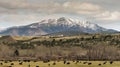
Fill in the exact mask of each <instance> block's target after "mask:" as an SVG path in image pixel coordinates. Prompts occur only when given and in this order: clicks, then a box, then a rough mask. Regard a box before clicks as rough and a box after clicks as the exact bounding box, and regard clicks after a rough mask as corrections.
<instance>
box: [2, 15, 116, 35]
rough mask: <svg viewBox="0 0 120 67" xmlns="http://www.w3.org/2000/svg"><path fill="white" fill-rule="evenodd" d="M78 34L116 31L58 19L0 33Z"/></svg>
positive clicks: (12, 28)
mask: <svg viewBox="0 0 120 67" xmlns="http://www.w3.org/2000/svg"><path fill="white" fill-rule="evenodd" d="M67 31H71V32H72V31H73V32H79V33H101V32H104V31H105V32H111V33H115V32H117V31H115V30H110V29H106V28H103V27H100V26H98V25H97V24H93V23H90V22H89V21H80V20H76V19H75V20H74V19H71V18H65V17H60V18H57V19H51V18H49V19H43V20H41V21H40V22H37V23H32V24H29V25H26V26H18V27H11V28H8V29H6V30H3V31H1V32H0V34H2V35H12V36H40V35H47V34H52V33H57V32H67Z"/></svg>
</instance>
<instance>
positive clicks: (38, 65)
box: [0, 61, 120, 67]
mask: <svg viewBox="0 0 120 67" xmlns="http://www.w3.org/2000/svg"><path fill="white" fill-rule="evenodd" d="M67 62H69V63H70V64H64V63H63V61H60V62H55V64H54V65H53V63H54V62H53V61H51V62H48V63H43V62H42V61H38V62H33V61H31V62H23V63H22V64H21V65H20V64H19V63H20V62H18V61H14V62H7V63H5V62H3V61H0V67H120V62H119V61H114V62H113V63H112V64H110V63H109V62H107V63H106V64H103V63H104V61H88V62H87V63H86V64H83V63H84V62H85V61H81V62H79V63H77V64H76V62H73V61H67ZM1 63H2V64H1ZM12 63H13V65H11V64H12ZM88 63H92V64H90V65H88ZM99 64H101V65H99ZM29 65H30V66H29Z"/></svg>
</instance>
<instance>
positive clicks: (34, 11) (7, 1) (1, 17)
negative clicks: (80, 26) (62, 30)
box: [0, 0, 120, 31]
mask: <svg viewBox="0 0 120 67" xmlns="http://www.w3.org/2000/svg"><path fill="white" fill-rule="evenodd" d="M62 16H63V17H70V18H77V19H84V20H88V21H90V22H91V23H96V24H98V25H100V26H102V27H105V28H109V29H115V30H119V31H120V0H0V28H7V27H11V26H19V25H27V24H31V23H35V22H38V21H40V20H41V19H43V18H48V17H62Z"/></svg>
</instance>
